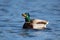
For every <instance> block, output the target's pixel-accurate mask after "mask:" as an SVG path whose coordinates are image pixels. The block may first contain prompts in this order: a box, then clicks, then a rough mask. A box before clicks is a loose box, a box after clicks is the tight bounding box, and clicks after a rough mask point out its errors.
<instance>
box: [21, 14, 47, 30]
mask: <svg viewBox="0 0 60 40" xmlns="http://www.w3.org/2000/svg"><path fill="white" fill-rule="evenodd" d="M22 16H23V18H24V19H25V22H24V24H23V29H45V28H46V26H47V24H48V21H46V20H41V19H31V18H30V14H29V13H23V14H22Z"/></svg>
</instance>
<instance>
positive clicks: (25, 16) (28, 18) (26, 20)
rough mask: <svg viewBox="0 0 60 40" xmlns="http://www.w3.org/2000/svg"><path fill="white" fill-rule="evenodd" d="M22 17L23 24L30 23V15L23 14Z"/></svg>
mask: <svg viewBox="0 0 60 40" xmlns="http://www.w3.org/2000/svg"><path fill="white" fill-rule="evenodd" d="M22 16H23V17H24V19H25V22H30V15H29V13H23V14H22Z"/></svg>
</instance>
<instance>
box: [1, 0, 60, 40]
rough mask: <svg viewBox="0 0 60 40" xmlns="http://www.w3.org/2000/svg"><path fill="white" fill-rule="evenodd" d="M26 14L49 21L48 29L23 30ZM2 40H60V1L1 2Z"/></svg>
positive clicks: (8, 0)
mask: <svg viewBox="0 0 60 40" xmlns="http://www.w3.org/2000/svg"><path fill="white" fill-rule="evenodd" d="M25 12H29V13H30V15H31V18H37V19H43V20H48V21H49V24H48V25H47V28H48V29H45V30H24V29H22V26H23V23H24V19H23V17H22V16H21V14H22V13H25ZM0 40H60V0H0Z"/></svg>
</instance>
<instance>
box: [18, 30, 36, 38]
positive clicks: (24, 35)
mask: <svg viewBox="0 0 60 40" xmlns="http://www.w3.org/2000/svg"><path fill="white" fill-rule="evenodd" d="M19 35H21V36H23V37H35V35H33V34H30V33H29V29H23V31H22V32H21V33H20V34H19Z"/></svg>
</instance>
